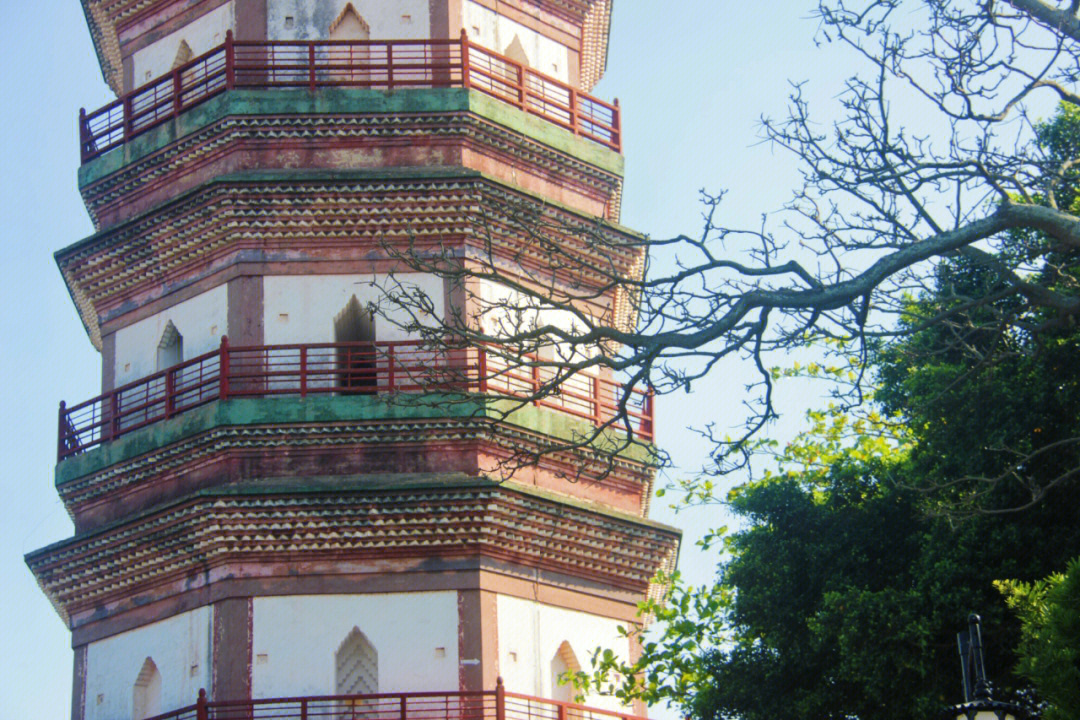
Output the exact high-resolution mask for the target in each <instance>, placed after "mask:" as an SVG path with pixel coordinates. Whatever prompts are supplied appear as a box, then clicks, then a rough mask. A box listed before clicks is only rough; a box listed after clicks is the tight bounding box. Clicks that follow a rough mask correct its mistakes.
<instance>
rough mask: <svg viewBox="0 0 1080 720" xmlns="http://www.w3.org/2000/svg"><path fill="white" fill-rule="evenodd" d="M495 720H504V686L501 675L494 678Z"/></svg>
mask: <svg viewBox="0 0 1080 720" xmlns="http://www.w3.org/2000/svg"><path fill="white" fill-rule="evenodd" d="M495 720H506V687H505V686H504V685H503V679H502V676H501V675H500V676H499V677H498V678H497V679H496V680H495Z"/></svg>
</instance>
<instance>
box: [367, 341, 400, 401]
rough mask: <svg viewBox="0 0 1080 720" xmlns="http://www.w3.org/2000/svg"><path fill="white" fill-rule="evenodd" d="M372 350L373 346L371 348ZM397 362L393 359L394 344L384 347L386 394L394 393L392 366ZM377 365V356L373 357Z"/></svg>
mask: <svg viewBox="0 0 1080 720" xmlns="http://www.w3.org/2000/svg"><path fill="white" fill-rule="evenodd" d="M372 348H373V349H374V345H373V346H372ZM396 362H397V360H396V359H395V358H394V343H390V344H389V345H387V347H386V364H387V368H386V392H394V365H395V363H396ZM378 363H379V356H378V354H376V355H375V364H376V366H377V365H378Z"/></svg>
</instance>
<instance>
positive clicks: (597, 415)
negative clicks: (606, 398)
mask: <svg viewBox="0 0 1080 720" xmlns="http://www.w3.org/2000/svg"><path fill="white" fill-rule="evenodd" d="M600 385H601V382H600V378H598V377H591V378H589V394H590V395H592V406H593V425H596V426H597V427H599V426H600V423H602V422H603V414H604V413H603V408H602V407H601V405H600V396H601V395H602V393H601V392H600ZM615 392H616V393H617V392H619V391H618V390H616V391H615ZM627 392H632V389H627Z"/></svg>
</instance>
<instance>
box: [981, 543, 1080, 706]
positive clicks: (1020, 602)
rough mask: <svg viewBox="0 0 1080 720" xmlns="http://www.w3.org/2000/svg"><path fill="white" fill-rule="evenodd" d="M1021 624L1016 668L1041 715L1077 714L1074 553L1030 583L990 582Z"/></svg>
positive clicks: (1079, 611) (1078, 604) (1078, 563)
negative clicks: (1037, 698) (1060, 568)
mask: <svg viewBox="0 0 1080 720" xmlns="http://www.w3.org/2000/svg"><path fill="white" fill-rule="evenodd" d="M996 585H997V587H998V589H999V590H1001V592H1002V593H1003V594H1004V595H1005V597H1006V599H1007V602H1008V605H1009V608H1010V609H1012V610H1013V611H1014V612H1015V613H1016V615H1017V617H1018V618H1019V619H1020V623H1021V641H1020V645H1019V648H1018V654H1019V662H1018V664H1017V668H1016V669H1017V672H1018V673H1019V674H1020V675H1022V676H1023V677H1025V678H1027V679H1028V680H1030V681H1031V682H1032V683H1034V685H1035V687H1037V688H1038V689H1039V693H1040V694H1041V695H1042V697H1043V698H1044V699H1045V701H1046V703H1047V707H1046V710H1045V713H1044V717H1045V718H1046V720H1074V719H1075V718H1078V717H1080V557H1078V558H1074V559H1073V560H1072V562H1070V563H1069V566H1068V568H1067V569H1066V571H1065V572H1064V573H1055V574H1053V575H1050V576H1049V577H1047V578H1045V579H1042V580H1037V581H1035V582H1030V583H1025V582H1020V581H1018V580H1002V581H999V582H998V583H996Z"/></svg>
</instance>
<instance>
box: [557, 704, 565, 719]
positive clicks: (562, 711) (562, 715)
mask: <svg viewBox="0 0 1080 720" xmlns="http://www.w3.org/2000/svg"><path fill="white" fill-rule="evenodd" d="M558 708H559V720H566V703H559V704H558Z"/></svg>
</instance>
